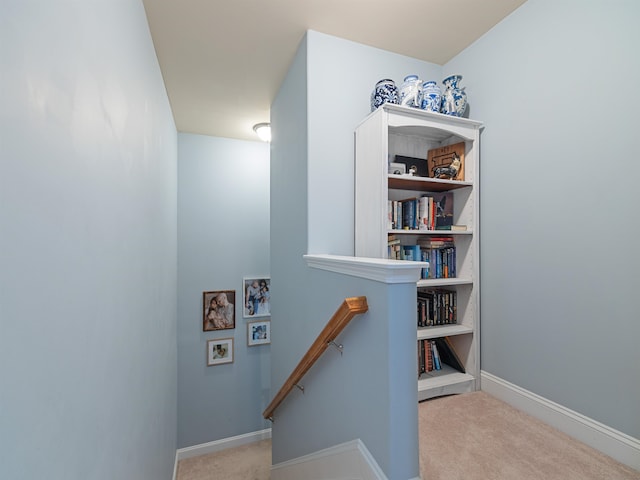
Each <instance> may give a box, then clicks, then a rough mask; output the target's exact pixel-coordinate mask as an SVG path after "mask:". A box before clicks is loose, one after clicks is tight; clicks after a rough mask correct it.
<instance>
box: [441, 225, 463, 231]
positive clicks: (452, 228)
mask: <svg viewBox="0 0 640 480" xmlns="http://www.w3.org/2000/svg"><path fill="white" fill-rule="evenodd" d="M436 230H449V231H452V232H466V231H467V226H466V225H443V226H441V227H436Z"/></svg>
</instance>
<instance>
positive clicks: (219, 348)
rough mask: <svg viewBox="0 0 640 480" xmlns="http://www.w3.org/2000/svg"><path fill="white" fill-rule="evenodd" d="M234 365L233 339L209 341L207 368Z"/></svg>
mask: <svg viewBox="0 0 640 480" xmlns="http://www.w3.org/2000/svg"><path fill="white" fill-rule="evenodd" d="M225 363H233V338H215V339H213V340H207V367H212V366H215V365H223V364H225Z"/></svg>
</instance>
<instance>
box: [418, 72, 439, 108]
mask: <svg viewBox="0 0 640 480" xmlns="http://www.w3.org/2000/svg"><path fill="white" fill-rule="evenodd" d="M420 93H421V95H420V99H421V100H420V108H422V109H423V110H426V111H428V112H440V104H441V103H442V92H441V91H440V87H439V86H438V84H437V83H436V82H435V81H434V80H429V81H428V82H424V83H423V84H422V89H421V92H420Z"/></svg>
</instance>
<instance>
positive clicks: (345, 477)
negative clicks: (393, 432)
mask: <svg viewBox="0 0 640 480" xmlns="http://www.w3.org/2000/svg"><path fill="white" fill-rule="evenodd" d="M300 478H304V479H305V480H322V479H327V478H332V479H342V480H387V477H386V475H385V474H384V472H383V471H382V469H381V468H380V466H379V465H378V463H377V462H376V461H375V459H374V458H373V456H372V455H371V453H370V452H369V450H368V449H367V447H366V446H365V444H364V443H363V442H362V440H360V439H356V440H351V441H350V442H345V443H341V444H339V445H335V446H333V447H329V448H325V449H324V450H319V451H317V452H314V453H310V454H308V455H303V456H302V457H298V458H294V459H293V460H288V461H286V462H282V463H278V464H277V465H273V466H272V467H271V480H299V479H300ZM411 480H419V479H418V478H416V479H411Z"/></svg>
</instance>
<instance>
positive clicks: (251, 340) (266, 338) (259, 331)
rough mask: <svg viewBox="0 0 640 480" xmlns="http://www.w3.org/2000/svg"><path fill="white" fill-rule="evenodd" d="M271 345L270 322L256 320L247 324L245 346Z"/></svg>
mask: <svg viewBox="0 0 640 480" xmlns="http://www.w3.org/2000/svg"><path fill="white" fill-rule="evenodd" d="M269 343H271V321H270V320H257V321H255V322H249V323H247V346H249V347H254V346H256V345H267V344H269Z"/></svg>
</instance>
